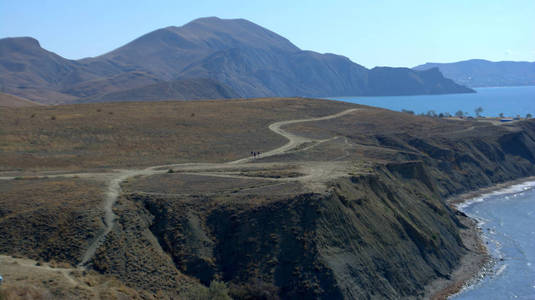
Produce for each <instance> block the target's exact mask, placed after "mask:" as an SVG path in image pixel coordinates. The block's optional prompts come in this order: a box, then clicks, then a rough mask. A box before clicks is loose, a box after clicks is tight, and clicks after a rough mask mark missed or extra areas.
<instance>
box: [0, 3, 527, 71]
mask: <svg viewBox="0 0 535 300" xmlns="http://www.w3.org/2000/svg"><path fill="white" fill-rule="evenodd" d="M206 16H217V17H220V18H245V19H248V20H250V21H252V22H255V23H257V24H259V25H261V26H264V27H266V28H268V29H270V30H272V31H275V32H276V33H278V34H280V35H282V36H284V37H286V38H288V39H289V40H290V41H292V42H293V43H294V44H296V45H297V46H298V47H300V48H301V49H305V50H313V51H318V52H322V53H325V52H330V53H336V54H341V55H345V56H347V57H349V58H350V59H351V60H353V61H355V62H357V63H359V64H362V65H364V66H366V67H373V66H407V67H412V66H415V65H418V64H421V63H425V62H452V61H458V60H464V59H470V58H483V59H489V60H494V61H496V60H527V61H535V0H503V1H498V0H417V1H416V0H415V1H411V0H396V1H393V0H390V1H388V0H365V1H360V0H347V1H335V0H333V1H325V0H324V1H291V0H269V1H255V0H249V1H234V0H219V1H208V0H193V1H192V0H188V1H159V0H153V1H149V0H138V1H114V0H104V1H102V0H92V1H78V0H74V1H73V0H57V1H50V0H35V1H29V0H28V1H26V0H0V38H3V37H13V36H32V37H34V38H36V39H38V40H39V41H40V42H41V46H42V47H44V48H46V49H48V50H50V51H53V52H56V53H58V54H60V55H61V56H64V57H66V58H70V59H78V58H82V57H88V56H96V55H100V54H103V53H105V52H108V51H111V50H112V49H115V48H117V47H119V46H121V45H123V44H125V43H127V42H129V41H131V40H133V39H135V38H137V37H139V36H140V35H142V34H145V33H148V32H150V31H153V30H155V29H158V28H161V27H166V26H170V25H175V26H180V25H183V24H185V23H187V22H189V21H191V20H193V19H195V18H199V17H206Z"/></svg>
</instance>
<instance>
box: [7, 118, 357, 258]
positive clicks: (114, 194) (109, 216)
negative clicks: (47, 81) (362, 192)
mask: <svg viewBox="0 0 535 300" xmlns="http://www.w3.org/2000/svg"><path fill="white" fill-rule="evenodd" d="M358 110H361V109H357V108H353V109H348V110H344V111H342V112H339V113H336V114H332V115H328V116H323V117H317V118H308V119H297V120H288V121H280V122H275V123H272V124H271V125H269V129H270V130H271V131H273V132H275V133H276V134H279V135H282V136H283V137H285V138H286V139H288V142H287V143H286V144H285V145H283V146H281V147H278V148H275V149H273V150H270V151H268V152H265V153H263V154H262V155H261V158H266V157H270V156H275V155H279V154H283V153H287V152H289V151H291V150H294V149H296V148H297V147H299V146H300V145H303V144H305V143H316V144H317V143H321V142H325V141H329V140H331V139H327V140H316V139H311V138H307V137H303V136H298V135H295V134H292V133H290V132H288V131H285V130H283V129H282V127H283V126H286V125H290V124H296V123H304V122H316V121H324V120H330V119H335V118H339V117H342V116H345V115H347V114H350V113H352V112H355V111H358ZM307 148H310V147H307ZM253 160H254V158H252V157H246V158H242V159H238V160H235V161H230V162H227V163H184V164H170V165H159V166H152V167H148V168H146V169H138V170H119V171H117V172H115V173H75V174H74V173H71V174H54V175H48V176H36V177H37V178H39V177H43V178H44V177H85V178H88V177H89V178H95V177H96V176H101V178H102V177H105V178H107V179H108V180H109V183H108V187H107V190H106V196H105V201H104V207H103V208H104V219H103V221H104V225H105V226H106V227H105V228H104V229H103V230H102V231H101V232H100V234H99V235H98V236H97V237H96V238H95V239H93V240H92V241H91V242H90V244H89V246H88V248H87V249H86V251H85V252H84V254H83V255H82V257H81V261H80V263H79V264H78V267H84V266H85V265H87V263H89V262H90V261H91V259H92V258H93V257H94V256H95V253H96V251H97V249H98V248H99V247H100V246H101V245H102V243H104V241H105V240H106V236H107V235H108V234H109V233H110V232H111V230H112V228H113V225H114V223H115V220H116V218H117V215H116V214H115V213H114V212H113V206H114V205H115V203H116V202H117V199H118V198H119V196H120V195H121V183H122V182H123V181H125V180H126V179H128V178H130V177H134V176H138V175H143V176H149V175H155V174H162V173H165V172H167V170H168V169H169V168H173V169H174V170H182V171H186V172H188V171H190V172H196V174H198V175H206V176H227V177H228V176H232V175H223V174H221V175H217V174H214V173H210V172H202V171H206V170H214V169H227V168H229V167H231V166H232V165H234V166H235V165H238V164H245V163H249V162H252V161H253ZM275 164H277V163H269V165H275ZM307 168H308V171H309V172H307V173H309V174H308V175H306V176H303V177H302V178H303V179H313V178H314V179H318V178H319V177H322V176H325V175H326V174H328V173H332V172H333V170H334V169H335V166H327V165H325V164H315V165H314V166H307ZM249 178H250V177H249ZM12 179H16V177H0V180H12ZM263 179H265V178H263ZM283 180H285V179H283ZM292 180H295V178H294V179H292Z"/></svg>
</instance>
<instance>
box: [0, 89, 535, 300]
mask: <svg viewBox="0 0 535 300" xmlns="http://www.w3.org/2000/svg"><path fill="white" fill-rule="evenodd" d="M233 103H234V105H236V106H235V107H234V109H230V110H226V109H228V107H229V105H232V104H233ZM195 104H197V105H198V106H195V107H194V108H195V110H192V103H187V102H175V103H172V106H169V105H170V104H169V103H153V104H151V107H152V106H153V107H159V109H157V110H154V111H151V110H149V107H147V106H146V104H143V105H142V103H141V104H135V105H134V104H128V105H126V104H113V106H111V104H110V105H108V106H104V105H103V106H102V109H101V107H100V106H93V105H88V104H84V105H73V106H67V107H61V106H58V107H50V108H47V110H46V112H47V113H50V114H49V115H46V122H45V121H43V122H37V121H39V119H38V118H42V115H41V114H42V113H43V109H42V108H38V107H37V108H31V107H30V108H24V109H17V110H15V109H13V110H9V111H8V112H9V114H8V113H6V114H5V118H4V119H5V120H6V121H5V122H4V124H5V128H6V131H9V132H19V131H16V130H15V129H16V127H15V126H19V124H20V123H19V121H18V120H19V119H23V118H22V117H21V116H25V117H27V116H30V119H33V120H34V121H31V122H27V126H30V125H31V126H33V127H26V128H27V129H26V130H27V132H34V131H33V130H34V129H33V128H37V129H39V130H40V131H36V132H40V133H41V134H42V133H44V132H46V131H45V130H44V129H47V128H48V129H47V130H50V131H52V130H53V129H54V130H55V128H59V127H61V128H64V130H65V133H64V135H65V136H68V137H70V139H66V140H65V141H73V140H75V139H73V137H72V136H74V135H75V134H76V133H77V132H78V130H79V129H78V128H80V125H70V126H66V125H69V124H73V123H58V122H65V121H64V120H70V119H69V118H73V116H76V114H74V113H73V112H76V113H78V114H79V116H84V117H88V116H91V113H93V117H88V119H84V120H93V122H95V127H88V128H95V129H91V130H85V131H83V133H84V138H87V135H85V134H86V132H97V133H99V134H102V133H100V132H102V131H100V130H102V129H101V128H115V130H117V128H120V127H118V125H120V124H121V123H122V122H124V121H126V120H136V122H137V123H136V124H135V126H134V125H131V128H136V130H146V129H147V128H148V127H149V126H148V125H147V124H152V125H154V123H153V122H145V121H143V120H144V118H148V120H170V121H169V122H167V123H158V124H164V125H165V126H160V127H159V128H163V129H164V131H156V132H159V134H158V135H159V136H164V137H169V136H180V135H182V136H187V134H191V135H192V136H193V137H195V138H186V139H182V140H179V141H180V143H176V144H170V145H171V146H170V145H169V144H162V143H159V142H158V141H157V140H151V139H147V138H145V137H146V136H149V135H144V134H146V133H149V134H150V136H154V135H155V134H154V132H155V131H152V130H149V131H142V132H141V133H140V132H139V131H136V130H133V129H129V130H128V133H129V134H130V135H132V136H133V137H134V138H136V139H137V140H142V141H144V143H143V147H145V148H144V149H145V151H147V155H151V154H152V155H155V156H157V157H145V158H143V156H142V155H144V154H143V153H140V154H138V157H139V159H158V158H159V159H161V157H162V154H161V153H157V152H156V151H150V150H147V149H151V148H148V147H149V146H148V145H147V144H151V145H150V146H152V147H155V146H158V147H155V148H154V149H156V148H165V147H167V148H168V149H173V151H175V152H176V153H178V152H179V151H189V153H192V154H191V155H192V156H187V159H184V161H186V162H187V163H186V164H178V165H172V166H168V167H160V168H159V170H160V171H159V172H156V173H152V172H148V173H145V174H147V175H146V176H134V177H130V178H128V179H127V180H125V181H123V182H122V185H121V188H122V195H121V197H119V199H118V200H117V202H116V203H115V204H114V206H113V211H114V213H115V215H116V216H117V218H116V220H115V221H114V222H113V226H112V228H111V231H110V232H109V233H108V234H107V235H106V238H105V240H104V242H103V243H102V245H100V246H99V247H98V249H97V251H96V255H95V256H94V257H93V258H92V259H91V260H90V261H89V264H88V266H87V267H88V268H92V269H94V270H96V271H98V272H100V273H104V274H109V275H113V276H115V277H117V278H119V279H120V280H121V281H122V282H123V283H125V284H127V285H128V286H130V287H133V288H135V289H137V290H138V291H146V292H148V293H149V294H152V295H153V296H154V297H155V298H166V297H167V298H172V297H175V298H176V297H178V296H179V295H183V294H184V293H185V292H188V291H189V290H190V289H193V290H195V289H198V288H200V286H201V284H203V285H208V284H210V283H211V282H213V281H214V280H218V281H224V282H226V284H227V285H228V286H229V287H230V293H231V295H232V296H233V297H235V298H236V299H250V298H254V297H256V298H262V297H266V295H276V296H278V297H280V298H283V299H355V298H357V299H359V298H376V299H385V298H386V299H413V298H420V297H422V296H423V290H424V287H425V286H426V285H427V284H429V283H430V282H431V281H433V280H434V279H440V278H448V277H449V276H450V274H451V272H452V270H453V269H454V268H455V267H456V266H457V265H458V264H459V262H460V260H461V259H462V258H463V257H464V255H465V254H467V253H469V251H470V250H469V249H470V247H467V246H466V245H464V244H463V240H462V239H461V237H462V235H461V234H462V233H463V232H462V229H465V226H464V225H463V224H465V223H464V221H466V217H465V216H463V214H461V213H458V212H456V211H455V210H454V209H452V208H451V207H450V206H448V204H447V203H446V202H445V200H444V199H446V198H447V197H449V196H452V195H455V194H459V193H463V192H466V191H470V190H473V189H477V188H480V187H487V186H490V185H493V184H496V183H501V182H504V181H508V180H512V179H517V178H522V177H525V176H530V175H534V174H535V167H534V165H535V122H534V121H533V120H528V121H515V122H511V123H505V124H502V123H496V124H499V125H495V124H494V123H492V122H490V121H489V120H473V121H472V120H464V121H459V120H456V121H455V120H447V119H439V118H428V117H419V116H413V115H409V114H404V113H399V112H393V111H387V110H383V109H376V108H370V107H364V106H353V105H350V104H343V103H336V102H328V101H319V100H309V99H286V100H281V99H262V100H243V101H230V102H227V103H226V104H225V105H223V104H221V102H220V101H212V102H209V103H208V102H206V103H203V102H199V103H195ZM208 104H209V106H208ZM119 105H126V106H125V107H123V108H122V109H126V111H127V112H128V114H125V113H123V112H122V111H121V110H119ZM212 106H214V107H212ZM242 106H244V107H242ZM111 107H113V108H114V109H113V111H114V114H107V115H108V116H114V117H120V116H125V117H124V119H117V120H118V121H117V123H113V122H111V121H110V120H113V119H108V120H105V119H104V118H103V116H102V114H101V111H100V110H102V111H110V112H111V111H112V110H111ZM210 107H212V108H210ZM248 107H253V108H254V109H253V110H249V109H246V108H248ZM200 108H202V109H200ZM348 108H351V109H352V110H350V111H349V112H348V113H346V114H344V115H343V116H339V117H337V118H323V119H322V120H321V121H320V120H316V121H314V122H312V121H309V122H294V123H290V124H287V125H286V126H284V127H283V128H279V129H280V130H283V131H287V132H290V133H291V134H292V135H294V136H296V137H298V138H299V140H303V141H304V142H303V143H302V144H300V145H298V146H297V147H296V148H293V149H290V151H281V152H277V151H275V153H278V154H277V155H274V156H270V157H268V156H266V157H262V155H261V156H260V157H257V158H255V159H252V160H251V162H246V163H232V164H225V163H209V160H204V161H203V162H204V163H194V162H193V163H192V162H191V161H195V159H199V160H200V159H201V157H202V156H201V155H202V151H205V152H208V151H213V152H208V153H209V154H210V155H209V157H210V159H213V160H217V161H225V160H226V161H229V160H232V159H235V158H236V157H240V158H241V157H243V155H244V153H246V154H245V155H247V154H248V151H249V150H250V149H252V147H258V148H261V150H264V149H273V148H276V147H277V146H278V145H279V146H280V145H281V144H283V142H284V141H280V140H277V139H274V137H280V136H278V135H275V134H274V133H270V132H269V131H268V130H267V129H266V128H267V127H268V124H272V123H273V122H274V121H281V120H291V119H292V118H295V119H299V118H301V119H307V120H310V119H309V118H311V117H318V116H325V115H326V114H327V112H328V113H331V114H335V113H336V114H337V115H340V114H339V112H340V111H343V110H345V109H348ZM65 109H68V110H66V111H65ZM71 109H73V110H71ZM84 109H85V111H84ZM353 109H354V110H353ZM81 111H83V112H84V114H81V113H80V112H81ZM166 111H170V114H171V116H170V117H165V114H163V112H166ZM177 112H181V113H182V114H181V115H180V114H178V113H177ZM33 113H35V114H36V116H33V117H31V116H32V114H33ZM265 113H270V114H276V116H277V118H278V119H272V118H273V117H272V116H266V115H263V114H265ZM50 115H53V116H55V117H57V118H56V120H52V119H49V116H50ZM222 115H225V116H226V118H224V119H217V117H220V116H222ZM228 116H232V117H231V118H229V117H228ZM142 117H143V118H142ZM164 117H165V118H164ZM109 118H111V117H109ZM167 118H169V119H167ZM41 120H45V119H44V118H42V119H41ZM208 121H210V122H214V123H209V122H208ZM294 121H295V120H294ZM74 124H88V122H83V123H74ZM140 124H141V125H142V126H140ZM178 124H182V125H184V124H185V125H184V126H180V127H179V126H177V125H178ZM210 124H216V125H215V126H214V127H208V125H210ZM47 126H49V127H47ZM56 126H58V127H56ZM86 126H87V125H86ZM103 126H105V127H103ZM129 126H130V125H129ZM202 126H205V127H206V128H208V129H206V130H204V131H203V130H200V128H201V127H202ZM218 127H220V128H224V129H225V131H217V130H215V128H218ZM28 128H30V129H28ZM129 128H130V127H129ZM176 128H179V130H177V131H170V130H171V129H176ZM244 129H245V130H244ZM240 130H243V131H240ZM20 132H24V131H20ZM54 132H57V131H54ZM114 132H116V131H114ZM122 132H126V131H119V133H122ZM214 132H215V133H217V136H216V134H214ZM270 134H272V135H271V136H270ZM44 137H45V136H44V135H43V137H42V138H41V139H40V140H41V141H42V142H44V141H45V139H44ZM258 137H260V138H262V140H263V141H262V140H260V139H259V140H258V142H252V141H257V140H254V138H258ZM269 139H271V140H269ZM6 141H8V142H11V143H14V142H13V138H10V139H6ZM25 141H26V139H23V141H22V142H21V143H23V142H25ZM56 141H57V140H56ZM60 141H62V140H60ZM90 141H93V140H92V139H90ZM203 141H209V142H207V143H206V144H205V145H206V146H204V147H201V146H199V144H198V142H203ZM244 141H248V142H247V143H244ZM266 141H269V143H268V144H265V145H262V144H261V143H262V142H264V143H265V142H266ZM196 143H197V144H196ZM65 144H68V143H67V142H65ZM93 144H94V143H91V145H93ZM12 145H17V144H12ZM24 145H26V144H24ZM48 145H49V146H48V147H47V151H50V153H51V154H53V155H54V156H53V157H54V159H57V162H56V163H57V164H58V165H59V166H61V163H62V162H61V160H60V159H61V155H64V153H68V154H69V155H71V153H72V152H69V151H66V150H65V148H54V146H56V147H57V146H58V145H63V143H58V142H55V143H50V144H48ZM106 145H112V144H106ZM201 145H202V144H201ZM221 145H223V146H225V147H230V146H232V147H235V148H232V149H230V150H228V149H226V150H225V149H224V148H218V147H221ZM79 147H80V146H79ZM110 147H111V146H110ZM180 147H182V148H180ZM209 147H210V149H209ZM12 149H19V148H16V147H13V148H7V149H6V151H5V152H6V153H9V151H14V150H12ZM23 149H27V148H23ZM33 149H36V148H33ZM37 149H39V148H37ZM82 149H84V152H83V155H85V156H88V155H90V154H92V153H94V152H95V151H102V148H99V149H98V150H94V149H93V148H82ZM112 149H115V148H112ZM199 149H202V150H199ZM208 149H209V150H208ZM253 149H255V150H256V149H257V148H253ZM20 151H21V152H24V151H23V150H20ZM26 151H29V150H26ZM33 151H35V150H33ZM40 151H41V150H40ZM225 151H228V152H225ZM149 152H150V153H149ZM266 152H267V151H266ZM121 153H124V152H121ZM153 153H156V154H153ZM227 153H231V154H232V156H228V154H227ZM264 154H265V153H264ZM83 155H82V154H81V155H79V156H76V159H78V160H81V159H83ZM125 155H126V154H125ZM193 155H195V156H193ZM105 157H106V158H107V159H108V161H106V164H108V165H109V166H114V165H113V163H115V160H116V157H114V156H110V155H105ZM68 158H69V159H71V157H70V156H69V157H68ZM53 162H54V161H53V160H51V162H50V163H51V164H52V163H53ZM58 162H59V163H58ZM151 162H152V163H150V164H151V165H157V166H161V165H162V164H164V163H165V162H162V161H158V160H154V161H152V160H151ZM138 163H140V162H138ZM7 166H9V165H4V167H3V168H4V170H13V167H11V168H9V167H7ZM145 166H146V165H144V166H143V167H145ZM23 167H24V165H22V166H21V167H20V168H21V169H23ZM43 168H44V167H43ZM140 168H141V166H140ZM155 168H156V167H154V168H152V170H154V169H155ZM167 168H174V169H171V170H167ZM143 170H150V169H142V170H130V171H132V174H134V173H135V174H142V173H143ZM58 172H60V171H57V170H56V171H55V172H53V173H52V172H44V173H39V172H32V173H29V172H27V173H22V175H21V176H22V177H21V178H18V179H17V180H4V179H5V177H2V178H3V179H2V182H0V190H1V191H2V197H0V204H1V205H0V225H1V226H0V236H2V237H5V239H2V240H0V253H2V254H4V253H5V254H17V255H23V256H26V257H30V258H35V259H45V260H59V261H61V262H69V263H71V264H73V265H76V264H78V263H79V262H80V258H81V256H82V255H83V254H84V253H85V251H86V249H87V248H88V244H89V243H91V242H92V240H93V239H94V238H95V237H96V236H99V234H100V233H101V232H103V230H104V228H106V227H105V225H106V224H103V218H102V216H103V211H102V199H103V198H104V197H105V195H104V194H103V193H105V192H106V191H108V189H109V188H110V186H109V185H108V184H109V183H110V181H111V182H112V183H113V182H116V181H115V180H118V179H116V177H113V176H114V173H113V172H98V173H90V172H87V173H83V175H82V174H80V178H79V177H78V175H76V174H72V172H69V173H67V174H65V175H64V176H66V177H65V178H60V177H56V176H50V177H49V178H47V177H46V175H50V174H59V173H58ZM2 174H3V176H4V174H6V175H5V176H16V175H12V174H17V173H16V172H15V171H10V172H7V173H6V172H3V173H2ZM27 174H32V176H35V174H44V175H43V176H41V177H33V178H32V177H30V178H24V175H27ZM115 175H117V174H115ZM119 175H121V176H122V173H121V174H119ZM58 176H61V175H58ZM72 224H75V226H73V225H72ZM248 297H249V298H248Z"/></svg>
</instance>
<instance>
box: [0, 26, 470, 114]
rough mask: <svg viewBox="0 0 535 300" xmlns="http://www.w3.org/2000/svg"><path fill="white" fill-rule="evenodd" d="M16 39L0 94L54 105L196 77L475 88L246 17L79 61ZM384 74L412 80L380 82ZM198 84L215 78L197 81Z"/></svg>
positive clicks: (266, 91) (275, 87)
mask: <svg viewBox="0 0 535 300" xmlns="http://www.w3.org/2000/svg"><path fill="white" fill-rule="evenodd" d="M15 41H16V42H18V44H22V45H25V44H28V46H26V47H22V48H29V49H30V50H31V51H26V50H27V49H21V50H20V51H12V50H11V51H2V49H3V48H6V49H12V48H14V49H18V48H20V47H18V46H17V43H13V40H9V39H2V40H0V71H2V72H1V73H0V91H5V92H7V93H10V94H15V95H19V96H22V97H25V98H28V99H30V100H34V101H38V102H41V103H49V104H50V103H71V102H76V101H78V100H80V99H96V98H98V97H100V96H102V95H104V94H107V93H115V92H120V91H122V90H124V91H126V90H132V89H138V88H143V87H147V88H148V87H149V86H150V85H152V84H156V83H157V82H165V81H167V82H173V81H176V80H193V79H209V80H212V81H217V82H219V85H221V86H226V87H228V88H229V89H231V90H232V92H230V91H229V92H228V93H224V94H221V95H219V96H220V97H221V98H226V96H225V95H229V94H232V95H237V97H240V98H252V97H274V96H276V97H287V96H305V97H327V96H333V95H342V96H359V95H366V96H381V95H401V94H403V95H407V94H442V93H466V92H473V90H471V89H468V88H466V87H463V86H460V85H457V84H453V83H451V82H449V81H448V79H444V78H440V76H441V75H439V77H437V78H434V79H431V78H426V77H427V76H429V74H430V73H426V72H420V71H416V70H411V69H407V68H405V69H403V71H400V70H399V69H394V68H383V69H381V72H380V73H381V74H383V75H381V76H375V75H376V74H375V73H377V71H373V69H372V70H368V69H366V68H365V67H363V66H361V65H359V64H357V63H354V62H352V61H351V60H350V59H348V58H347V57H345V56H341V55H335V54H329V53H328V54H320V53H317V52H314V51H308V50H301V49H299V48H298V47H297V46H295V45H294V44H292V43H291V42H290V41H289V40H288V39H286V38H284V37H282V36H280V35H278V34H276V33H275V32H273V31H270V30H268V29H266V28H263V27H261V26H259V25H257V24H254V23H252V22H250V21H247V20H245V19H219V18H216V17H210V18H200V19H196V20H193V21H191V22H189V23H187V24H185V25H183V26H180V27H176V26H168V27H165V28H160V29H157V30H154V31H152V32H149V33H147V34H144V35H142V36H140V37H139V38H137V39H134V40H133V41H131V42H129V43H127V44H125V45H123V46H121V47H119V48H116V49H114V50H112V51H110V52H107V53H105V54H103V55H100V56H96V57H92V58H84V59H81V60H68V59H65V58H63V57H61V56H59V55H57V54H55V53H53V52H50V51H47V50H45V49H43V48H42V47H40V45H39V42H38V41H37V40H35V39H33V40H31V39H30V40H24V39H21V40H15ZM11 44H15V45H11ZM2 45H4V47H3V48H2ZM17 47H18V48H17ZM125 74H126V75H125ZM132 74H144V75H143V76H134V75H132ZM387 74H388V75H387ZM436 76H437V74H435V75H433V77H436ZM141 77H143V78H141ZM383 77H388V80H389V81H392V82H406V83H408V85H407V86H402V85H401V84H389V83H384V82H380V81H381V80H383ZM129 80H131V81H129ZM200 82H209V81H196V83H195V84H199V83H200ZM430 82H432V85H433V86H430V85H429V84H430ZM170 84H172V83H170ZM206 89H211V87H209V86H207V87H206ZM189 90H190V91H193V90H196V91H200V90H202V89H197V88H195V89H189ZM216 90H217V89H216ZM142 94H143V93H142ZM145 94H151V95H155V94H154V93H152V92H151V93H145ZM179 94H180V93H179ZM184 95H186V93H184ZM199 95H202V93H201V94H192V95H186V96H187V98H194V99H197V98H199ZM214 96H216V95H214ZM141 100H142V99H141ZM151 100H152V99H151Z"/></svg>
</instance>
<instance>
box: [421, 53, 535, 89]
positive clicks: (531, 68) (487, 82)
mask: <svg viewBox="0 0 535 300" xmlns="http://www.w3.org/2000/svg"><path fill="white" fill-rule="evenodd" d="M431 68H438V69H439V70H440V72H442V74H444V76H445V77H447V78H450V79H452V80H453V81H455V82H457V83H458V84H461V85H465V86H469V87H488V86H521V85H535V62H520V61H519V62H516V61H499V62H492V61H488V60H483V59H471V60H465V61H459V62H454V63H426V64H423V65H419V66H416V67H414V69H415V70H420V71H421V70H428V69H431Z"/></svg>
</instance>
